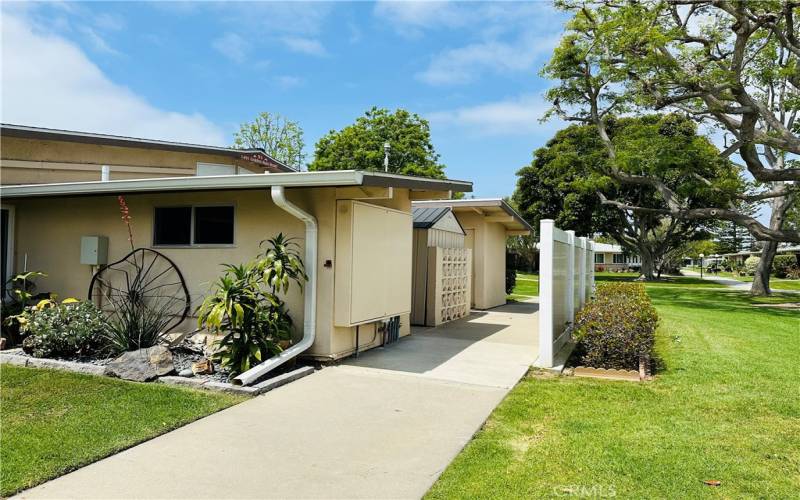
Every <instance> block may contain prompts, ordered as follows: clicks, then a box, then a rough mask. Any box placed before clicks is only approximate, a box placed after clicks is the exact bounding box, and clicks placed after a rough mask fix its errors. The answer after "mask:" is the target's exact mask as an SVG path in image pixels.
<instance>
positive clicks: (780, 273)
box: [772, 255, 797, 278]
mask: <svg viewBox="0 0 800 500" xmlns="http://www.w3.org/2000/svg"><path fill="white" fill-rule="evenodd" d="M793 268H797V259H796V258H795V256H794V255H776V256H775V259H774V260H773V261H772V274H773V275H774V276H775V277H776V278H787V277H789V275H790V274H792V269H793Z"/></svg>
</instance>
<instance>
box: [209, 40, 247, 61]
mask: <svg viewBox="0 0 800 500" xmlns="http://www.w3.org/2000/svg"><path fill="white" fill-rule="evenodd" d="M211 46H212V47H214V49H215V50H216V51H217V52H219V53H220V54H222V55H223V56H225V57H227V58H228V59H230V60H231V61H233V62H236V63H239V64H242V63H244V62H245V61H246V60H247V53H248V51H249V50H250V44H249V43H248V42H247V40H245V39H244V38H242V37H241V36H239V35H237V34H236V33H225V34H224V35H222V36H221V37H219V38H216V39H215V40H214V41H213V42H211Z"/></svg>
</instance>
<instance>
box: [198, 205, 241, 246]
mask: <svg viewBox="0 0 800 500" xmlns="http://www.w3.org/2000/svg"><path fill="white" fill-rule="evenodd" d="M194 243H195V244H197V245H232V244H233V207H195V209H194Z"/></svg>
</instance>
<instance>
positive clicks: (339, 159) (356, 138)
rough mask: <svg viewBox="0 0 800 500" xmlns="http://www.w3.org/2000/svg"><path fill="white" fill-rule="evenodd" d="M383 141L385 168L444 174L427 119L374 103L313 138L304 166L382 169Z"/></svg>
mask: <svg viewBox="0 0 800 500" xmlns="http://www.w3.org/2000/svg"><path fill="white" fill-rule="evenodd" d="M385 143H389V146H390V150H389V172H393V173H397V174H405V175H417V176H421V177H434V178H437V179H442V178H444V165H442V164H440V163H439V155H438V154H437V153H436V150H435V149H434V147H433V143H432V142H431V131H430V125H429V124H428V121H427V120H425V119H423V118H422V117H420V116H419V115H417V114H415V113H410V112H408V111H406V110H404V109H398V110H396V111H395V112H394V113H392V112H390V111H389V110H388V109H383V108H377V107H373V108H372V109H370V110H369V111H367V112H366V113H364V116H361V117H359V118H358V119H356V121H355V123H353V124H352V125H348V126H346V127H344V128H343V129H342V130H331V131H330V132H328V133H327V134H326V135H325V136H323V137H322V138H321V139H320V140H319V141H317V145H316V148H315V151H314V161H312V162H311V164H310V165H309V166H308V169H309V170H349V169H357V170H374V171H383V169H384V166H383V161H384V144H385Z"/></svg>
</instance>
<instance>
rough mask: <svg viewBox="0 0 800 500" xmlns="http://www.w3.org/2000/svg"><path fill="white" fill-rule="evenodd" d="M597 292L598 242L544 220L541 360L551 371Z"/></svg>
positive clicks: (540, 289)
mask: <svg viewBox="0 0 800 500" xmlns="http://www.w3.org/2000/svg"><path fill="white" fill-rule="evenodd" d="M593 289H594V242H593V241H591V240H590V239H588V238H586V237H576V236H575V232H574V231H563V230H561V229H559V228H557V227H556V226H555V222H554V221H552V220H550V219H544V220H542V221H541V222H540V225H539V357H538V359H537V361H536V365H537V366H540V367H543V368H551V367H553V365H554V362H555V357H556V355H557V354H558V352H559V350H560V349H561V348H562V347H563V346H564V344H565V343H566V342H567V340H568V337H569V335H568V332H569V330H568V328H567V327H568V326H569V325H570V324H572V323H573V322H574V321H575V313H576V312H577V311H578V310H579V309H580V308H581V307H583V305H584V304H585V303H586V301H588V300H589V299H590V298H591V296H592V291H593Z"/></svg>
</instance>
